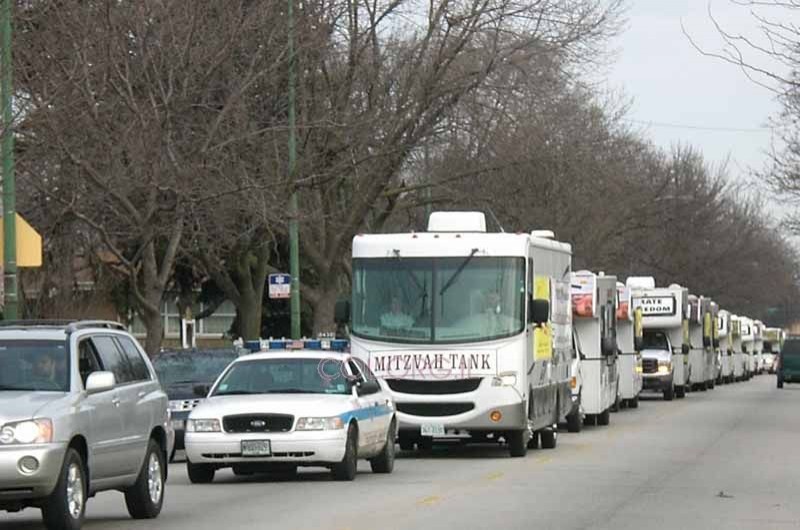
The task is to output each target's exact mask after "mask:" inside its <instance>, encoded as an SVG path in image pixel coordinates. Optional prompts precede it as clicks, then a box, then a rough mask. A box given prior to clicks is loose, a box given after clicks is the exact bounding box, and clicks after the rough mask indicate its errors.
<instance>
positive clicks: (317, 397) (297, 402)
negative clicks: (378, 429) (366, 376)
mask: <svg viewBox="0 0 800 530" xmlns="http://www.w3.org/2000/svg"><path fill="white" fill-rule="evenodd" d="M356 406H357V405H356V404H355V403H354V399H353V397H352V396H350V395H344V394H257V395H232V396H212V397H210V398H208V399H206V400H205V401H203V402H202V403H201V404H200V405H198V406H197V408H195V409H194V410H193V411H192V414H191V416H190V417H192V418H221V417H222V416H227V415H230V414H291V415H293V416H297V417H300V416H318V417H324V416H337V415H339V414H341V413H343V412H346V411H348V410H352V409H353V408H354V407H356Z"/></svg>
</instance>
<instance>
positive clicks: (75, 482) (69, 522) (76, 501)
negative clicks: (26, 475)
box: [42, 447, 86, 530]
mask: <svg viewBox="0 0 800 530" xmlns="http://www.w3.org/2000/svg"><path fill="white" fill-rule="evenodd" d="M85 514H86V468H85V467H84V465H83V459H81V455H80V454H78V452H77V451H76V450H75V449H73V448H71V447H70V448H69V449H67V453H66V455H65V456H64V465H63V466H62V468H61V474H60V476H59V478H58V482H57V483H56V488H55V489H54V490H53V492H52V493H51V494H50V496H49V497H48V498H47V500H45V502H44V504H43V505H42V518H43V519H44V524H45V526H46V527H47V528H48V529H49V530H79V529H80V527H81V525H82V524H83V518H84V515H85Z"/></svg>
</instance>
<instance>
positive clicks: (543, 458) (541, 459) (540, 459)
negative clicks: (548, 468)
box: [534, 456, 553, 464]
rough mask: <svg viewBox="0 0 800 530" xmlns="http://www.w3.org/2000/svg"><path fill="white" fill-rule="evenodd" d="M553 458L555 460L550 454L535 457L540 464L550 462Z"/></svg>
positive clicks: (535, 460)
mask: <svg viewBox="0 0 800 530" xmlns="http://www.w3.org/2000/svg"><path fill="white" fill-rule="evenodd" d="M551 460H553V458H552V457H550V456H537V457H536V458H535V459H534V462H537V463H539V464H546V463H548V462H550V461H551Z"/></svg>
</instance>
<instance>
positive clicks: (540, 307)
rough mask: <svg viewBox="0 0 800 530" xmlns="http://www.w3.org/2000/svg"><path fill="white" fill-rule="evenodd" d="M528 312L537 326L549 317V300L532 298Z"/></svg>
mask: <svg viewBox="0 0 800 530" xmlns="http://www.w3.org/2000/svg"><path fill="white" fill-rule="evenodd" d="M528 313H529V314H530V319H531V322H533V323H534V324H536V325H537V326H538V325H541V324H544V323H545V322H547V321H548V320H549V319H550V302H549V301H547V300H541V299H538V298H535V299H532V300H531V301H530V306H529V309H528Z"/></svg>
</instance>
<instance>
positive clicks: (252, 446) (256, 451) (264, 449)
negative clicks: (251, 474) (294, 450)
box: [242, 440, 272, 456]
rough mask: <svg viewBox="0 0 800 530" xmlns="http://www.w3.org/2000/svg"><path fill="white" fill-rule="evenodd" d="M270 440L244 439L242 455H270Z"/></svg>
mask: <svg viewBox="0 0 800 530" xmlns="http://www.w3.org/2000/svg"><path fill="white" fill-rule="evenodd" d="M271 454H272V447H271V445H270V442H269V440H242V456H270V455H271Z"/></svg>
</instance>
